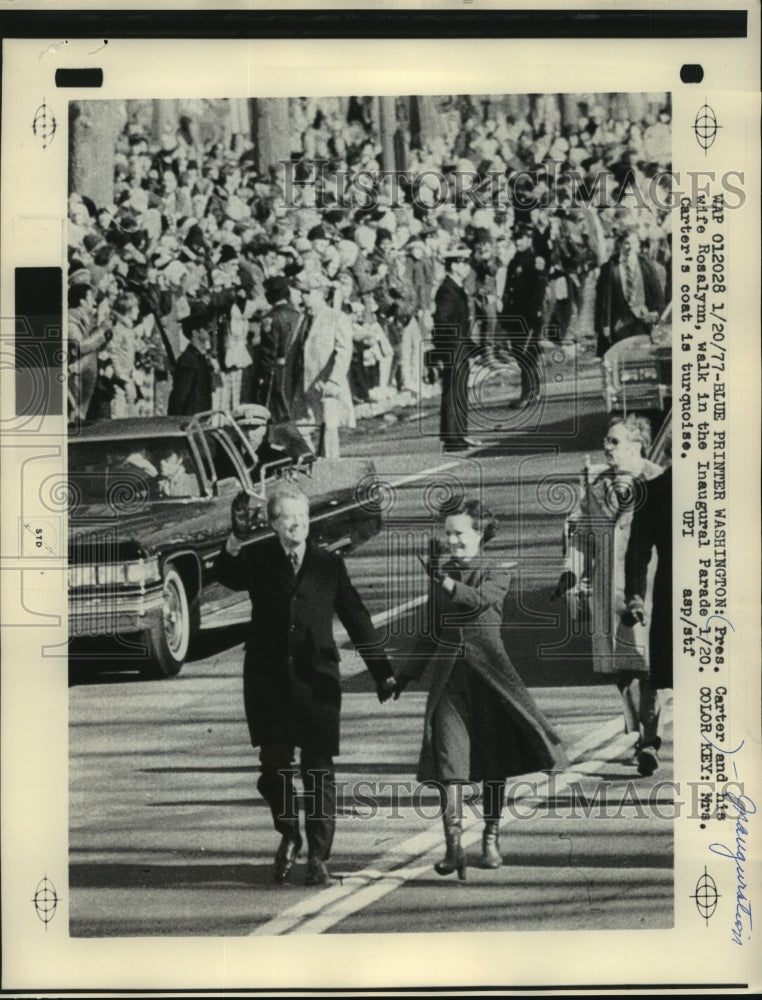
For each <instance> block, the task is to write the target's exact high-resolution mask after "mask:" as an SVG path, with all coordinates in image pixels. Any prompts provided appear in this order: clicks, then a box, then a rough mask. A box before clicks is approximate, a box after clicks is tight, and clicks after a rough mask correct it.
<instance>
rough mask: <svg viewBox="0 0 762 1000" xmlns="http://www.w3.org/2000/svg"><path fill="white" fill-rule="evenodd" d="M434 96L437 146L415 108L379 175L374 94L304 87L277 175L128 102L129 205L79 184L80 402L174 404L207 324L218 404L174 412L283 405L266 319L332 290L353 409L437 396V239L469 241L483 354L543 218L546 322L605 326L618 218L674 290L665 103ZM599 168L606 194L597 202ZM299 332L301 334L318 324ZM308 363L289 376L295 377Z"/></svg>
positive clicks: (203, 351)
mask: <svg viewBox="0 0 762 1000" xmlns="http://www.w3.org/2000/svg"><path fill="white" fill-rule="evenodd" d="M492 107H493V109H494V108H496V107H497V105H493V106H492ZM440 112H441V113H440V114H439V115H438V117H437V133H438V134H437V135H436V138H434V139H431V140H428V141H425V142H422V141H419V137H418V135H417V134H411V133H410V129H409V125H408V123H407V121H406V120H405V116H404V115H401V116H400V118H399V120H398V123H397V137H396V139H398V140H399V141H400V142H402V143H404V148H405V150H406V156H407V162H406V165H405V171H406V172H405V174H404V175H401V176H399V177H395V178H390V177H386V178H384V177H383V175H382V174H381V167H382V156H381V145H380V139H379V134H378V131H377V128H376V123H375V122H374V120H373V115H372V102H370V101H369V100H366V99H352V100H351V101H350V104H349V110H348V111H347V110H346V106H345V105H344V104H340V102H338V101H336V100H321V99H312V98H309V99H307V98H300V99H292V100H290V102H289V122H290V130H291V146H292V148H293V153H292V157H291V159H292V162H291V164H290V166H289V168H288V169H286V168H284V167H283V165H282V164H274V165H273V166H271V167H270V169H269V170H267V171H265V172H260V171H258V169H257V166H256V162H257V160H256V156H255V149H254V147H253V144H252V143H251V142H250V141H248V140H247V139H245V138H244V137H242V136H241V135H237V136H235V137H234V138H233V140H232V141H231V142H229V143H227V142H220V141H212V142H201V141H199V139H198V138H197V135H196V132H195V130H194V126H193V122H192V121H191V120H189V119H187V118H184V117H181V118H179V120H178V121H177V127H176V128H175V129H174V130H173V131H171V132H170V133H167V134H164V135H162V136H161V137H160V138H158V139H154V137H153V136H152V134H151V131H150V129H149V128H148V127H147V126H146V125H145V124H143V123H141V121H140V120H139V119H138V117H137V116H132V117H129V118H128V120H127V122H126V124H125V126H124V129H123V130H122V132H121V134H120V135H119V137H118V139H117V143H116V155H115V161H114V186H113V190H114V196H113V202H112V203H111V204H107V205H104V204H96V203H94V201H93V200H92V199H91V198H90V197H89V196H88V192H87V191H86V190H80V191H73V192H71V194H70V197H69V206H68V216H69V225H68V248H69V338H70V379H69V413H70V417H78V418H80V419H95V418H104V417H122V416H152V415H161V414H165V413H167V412H168V411H169V412H172V411H173V408H174V411H175V412H178V409H177V407H178V404H177V403H176V402H175V403H174V404H173V403H172V398H173V397H172V390H173V381H174V380H175V377H176V372H177V371H178V366H179V363H180V362H181V359H182V358H183V356H184V355H185V354H186V352H187V351H188V350H189V346H188V345H189V344H192V343H194V341H198V343H196V346H195V347H194V348H193V350H195V351H197V352H198V353H199V354H200V355H201V356H203V358H204V363H205V364H206V365H208V375H209V379H208V381H209V392H210V393H211V400H209V399H208V398H207V397H208V393H206V392H202V393H196V394H195V397H194V398H193V399H192V400H191V402H188V403H185V404H182V406H181V407H180V412H187V408H188V407H190V411H191V412H192V411H193V409H194V408H197V407H202V408H203V407H204V406H206V405H207V403H209V402H211V406H212V407H214V408H217V407H220V408H224V409H228V410H233V409H235V408H236V407H238V406H239V405H240V404H242V403H252V402H258V403H264V404H265V405H271V403H272V391H273V384H274V382H273V365H275V364H276V363H277V360H278V359H274V358H273V357H272V356H271V355H272V352H271V351H265V350H263V347H262V345H263V334H266V333H267V331H268V330H269V329H270V327H271V324H272V319H273V310H274V309H275V308H277V303H278V302H279V301H280V302H281V304H283V302H284V301H285V302H286V303H287V304H288V307H289V308H290V309H291V310H293V311H294V314H295V315H296V316H298V317H301V316H303V315H304V314H305V313H310V312H311V310H310V309H309V308H308V306H307V305H306V304H305V296H307V297H309V296H312V298H313V299H314V298H315V291H316V290H317V291H318V297H319V298H321V299H322V300H323V302H324V304H325V305H326V306H328V307H330V308H331V309H333V310H334V311H335V313H340V314H342V319H341V322H340V323H339V321H338V320H337V325H340V326H341V329H342V330H343V331H345V332H346V331H349V332H350V333H351V359H350V363H349V366H348V371H347V372H346V378H347V383H348V386H347V388H348V392H347V393H346V399H347V400H348V401H349V403H348V407H349V410H351V408H352V405H353V404H357V403H358V402H366V401H369V400H371V401H372V400H376V399H383V398H384V397H387V396H394V397H395V399H396V400H403V399H408V400H409V401H410V402H412V401H414V399H415V397H416V395H417V394H419V393H421V392H427V391H435V390H434V389H433V388H432V387H430V386H429V387H428V388H427V385H428V382H427V380H428V381H432V380H434V378H435V376H434V375H433V374H432V373H427V372H426V371H425V370H423V371H422V370H421V363H422V357H423V350H422V347H423V344H424V342H425V340H426V338H427V335H428V334H429V332H430V324H431V316H432V310H433V298H434V293H435V292H436V289H437V287H438V285H439V283H440V282H441V280H442V276H443V270H444V269H443V265H442V259H443V255H444V254H445V253H446V251H447V249H448V248H449V247H451V246H453V245H455V244H459V243H463V242H465V243H466V245H467V246H468V247H469V248H470V249H471V251H472V259H471V274H470V277H469V282H468V291H469V294H470V298H471V302H472V308H473V315H474V316H475V317H476V322H475V325H474V328H473V329H474V333H473V336H474V339H475V340H476V341H477V342H479V343H480V344H481V345H482V346H483V348H484V355H485V358H489V357H490V356H491V355H492V353H493V350H494V349H495V348H496V346H499V342H500V322H499V316H500V309H501V301H502V292H503V289H502V284H503V283H504V280H505V271H506V267H507V265H508V263H509V262H510V260H511V257H512V256H513V255H514V253H515V240H514V235H513V234H514V232H515V227H516V226H518V225H521V227H522V228H523V229H524V230H525V229H526V227H529V228H530V229H531V234H532V245H533V247H534V251H535V254H536V257H537V260H538V266H539V267H540V268H541V269H542V272H543V274H544V277H545V298H544V307H543V319H544V322H545V325H546V327H547V330H548V334H547V336H548V337H550V338H552V339H558V340H560V341H567V342H568V341H582V342H587V341H590V342H593V343H594V341H595V336H594V333H593V313H594V299H595V282H596V277H597V275H598V273H599V270H600V268H601V266H602V265H603V264H604V263H605V262H606V261H607V260H608V259H609V257H610V256H611V252H612V247H613V246H614V243H615V240H616V238H617V236H618V235H619V234H620V233H621V232H622V231H623V230H624V229H628V228H629V229H630V230H632V229H633V228H634V229H636V230H637V235H638V236H639V239H640V247H641V250H642V251H643V252H644V253H645V254H647V256H648V257H649V258H650V260H651V261H652V262H653V265H654V269H655V271H656V273H658V275H659V276H660V280H661V282H662V285H663V289H662V290H663V292H664V297H665V299H667V300H668V299H669V287H668V284H669V272H670V266H669V263H670V236H669V232H670V218H669V212H668V211H667V210H666V209H665V208H661V207H660V206H659V203H658V201H659V200H658V199H654V198H653V197H652V196H649V183H650V182H651V181H653V180H654V179H655V180H656V182H657V183H661V181H660V176H661V173H662V172H666V171H667V170H668V168H669V165H670V125H669V110H668V108H662V109H661V111H660V112H659V113H658V114H654V113H647V114H645V115H644V117H642V118H639V119H638V120H629V119H627V118H626V117H624V116H623V115H621V114H620V115H618V116H617V117H614V116H613V115H612V114H611V112H610V111H608V110H607V111H604V109H603V107H599V106H596V105H594V104H591V105H584V104H583V105H581V106H580V114H579V116H578V118H577V120H576V121H575V124H574V125H573V126H564V125H562V122H561V117H560V114H559V109H558V101H557V100H553V99H551V98H549V97H548V98H544V97H540V98H537V99H536V100H535V101H534V103H533V106H532V110H531V112H529V113H527V114H525V115H524V114H521V115H512V114H506V113H504V112H500V111H499V110H493V111H492V112H491V113H489V114H488V113H487V112H486V111H485V108H484V106H483V105H482V104H480V103H478V102H476V101H474V100H473V99H469V98H462V97H459V98H454V97H453V98H450V99H447V100H443V101H442V102H441V107H440ZM580 182H581V184H580ZM664 183H665V185H666V186H667V187H668V184H669V181H668V178H667V177H666V175H665V180H664ZM596 184H597V198H598V202H597V203H596V202H595V197H594V198H593V200H592V201H591V200H590V198H589V197H588V195H589V194H590V191H591V189H592V188H593V187H595V185H596ZM633 185H635V186H638V188H639V190H638V191H634V192H633V191H632V190H631V188H632V186H633ZM628 189H629V190H628ZM601 192H603V195H601ZM651 193H652V192H651ZM601 198H603V200H604V201H606V204H601ZM666 203H667V198H666V196H664V197H663V198H662V199H661V204H662V205H665V204H666ZM284 295H285V300H284ZM307 325H309V324H307ZM329 325H330V324H329ZM201 327H203V328H204V330H205V333H206V334H208V336H205V337H203V338H201V339H200V340H199V339H198V338H194V332H195V331H197V330H198V329H199V328H201ZM292 332H293V333H294V336H296V337H299V336H302V337H303V335H304V332H305V327H304V324H300V323H298V322H295V323H294V324H292ZM265 339H266V337H265ZM186 360H187V359H186ZM280 360H281V362H282V361H283V359H282V358H281V359H280ZM288 363H289V364H290V365H296V366H298V365H299V364H300V362H299V359H298V358H296V359H292V360H289V362H288ZM180 367H182V365H180ZM186 368H187V366H186ZM300 377H301V373H300V371H298V370H294V371H291V372H290V373H289V378H290V381H289V379H287V380H286V381H285V382H284V381H283V380H281V381H280V382H279V383H278V385H279V387H280V390H281V391H282V388H283V386H284V385H286V386H287V385H294V384H296V383H297V382H298V381H299V379H300ZM401 393H406V394H407V395H406V396H401V395H400V394H401ZM174 398H175V400H177V398H178V393H177V392H175V396H174ZM288 403H289V400H288V399H286V400H285V409H286V410H287V409H288ZM183 407H185V410H184V409H183ZM286 415H287V414H286ZM343 422H351V413H349V414H346V413H345V415H344V420H343Z"/></svg>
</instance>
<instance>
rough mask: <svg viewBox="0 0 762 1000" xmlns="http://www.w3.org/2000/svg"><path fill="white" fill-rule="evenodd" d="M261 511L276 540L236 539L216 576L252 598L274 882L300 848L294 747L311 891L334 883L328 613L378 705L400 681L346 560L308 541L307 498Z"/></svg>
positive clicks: (276, 499)
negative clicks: (275, 835) (247, 542)
mask: <svg viewBox="0 0 762 1000" xmlns="http://www.w3.org/2000/svg"><path fill="white" fill-rule="evenodd" d="M267 507H268V511H267V512H268V518H269V520H270V523H271V525H272V527H273V528H274V530H275V533H276V537H274V538H270V539H267V540H266V541H264V542H261V543H257V544H256V545H251V546H244V544H243V542H242V541H241V539H240V538H239V537H236V533H235V532H234V533H232V534H231V535H230V536H229V538H228V540H227V543H226V545H225V547H224V549H223V550H222V551H221V552H220V554H219V556H218V558H217V561H216V564H215V572H216V575H217V578H218V579H219V580H220V581H221V582H222V583H223V584H224V585H225V586H227V587H230V588H231V590H248V591H249V594H250V596H251V604H252V614H251V630H250V633H249V637H248V640H247V643H246V656H245V659H244V667H243V684H244V707H245V710H246V720H247V722H248V726H249V734H250V737H251V743H252V746H255V747H257V746H258V747H260V762H261V775H260V778H259V782H258V785H257V787H258V789H259V792H260V793H261V795H262V796H263V798H264V799H266V801H267V803H268V804H269V806H270V810H271V811H272V815H273V822H274V825H275V829H276V830H277V831H278V832H279V833H280V834H281V838H282V839H281V843H280V846H279V847H278V850H277V853H276V855H275V868H274V875H275V880H276V881H277V882H282V881H283V880H284V879H285V878H286V876H287V875H288V873H289V871H290V870H291V868H292V866H293V864H294V861H295V860H296V858H297V856H298V854H299V851H300V849H301V847H302V837H301V834H300V831H299V815H298V805H297V797H296V793H295V788H294V774H295V770H294V768H293V767H292V761H293V758H294V750H295V748H296V747H300V748H301V759H300V766H301V775H302V781H303V785H304V797H305V813H306V815H305V823H304V829H305V833H306V837H307V852H308V868H307V883H308V884H309V885H331V884H332V882H333V881H334V880H333V879H332V878H331V875H330V872H329V870H328V866H327V862H328V860H329V858H330V854H331V845H332V842H333V836H334V829H335V822H336V820H335V816H336V790H335V786H334V776H335V772H334V765H333V758H334V756H335V755H336V754H337V753H338V752H339V724H340V706H341V686H340V680H339V654H338V650H337V648H336V644H335V642H334V639H333V631H332V623H333V615H334V613H336V614H337V615H338V617H339V619H340V620H341V622H342V624H343V625H344V627H345V628H346V630H347V632H348V633H349V636H350V638H351V639H352V641H353V642H354V644H355V646H356V647H357V648H358V651H359V652H360V654H361V655H362V657H363V659H364V660H365V663H366V665H367V667H368V670H369V671H370V673H371V675H372V676H373V679H374V681H375V682H376V688H377V692H378V698H379V701H382V702H383V701H386V700H387V699H388V698H389V697H391V695H393V694H394V693H395V691H396V689H397V687H396V681H395V679H394V674H393V673H392V669H391V667H390V665H389V662H388V660H387V657H386V654H385V653H384V652H383V650H382V649H381V648H380V647H379V645H378V637H377V635H376V630H375V628H374V626H373V623H372V621H371V619H370V615H369V614H368V612H367V610H366V608H365V606H364V605H363V602H362V600H361V599H360V596H359V594H358V593H357V591H356V590H355V589H354V587H353V586H352V584H351V582H350V579H349V575H348V573H347V570H346V567H345V565H344V562H343V560H342V559H341V557H340V556H338V555H336V554H335V553H332V552H327V551H326V550H324V549H321V548H319V547H318V546H316V545H313V544H312V543H311V542H310V541H309V539H308V537H307V536H308V532H309V501H308V499H307V497H306V496H305V495H304V494H303V493H302V492H301V490H299V489H298V488H297V487H296V486H294V485H293V484H291V483H284V484H282V486H280V487H279V489H278V490H277V491H276V492H275V493H274V494H273V495H271V496H270V498H269V499H268V504H267ZM235 523H236V522H235V511H234V525H235ZM239 534H241V532H239Z"/></svg>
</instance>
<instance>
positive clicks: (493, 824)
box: [481, 819, 503, 868]
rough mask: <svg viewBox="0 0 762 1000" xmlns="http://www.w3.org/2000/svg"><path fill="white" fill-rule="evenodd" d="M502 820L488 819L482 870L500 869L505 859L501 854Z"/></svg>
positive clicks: (484, 837)
mask: <svg viewBox="0 0 762 1000" xmlns="http://www.w3.org/2000/svg"><path fill="white" fill-rule="evenodd" d="M499 831H500V820H497V819H488V820H487V821H486V823H485V824H484V833H483V834H482V860H481V866H482V868H500V866H501V865H502V863H503V857H502V855H501V854H500V834H499Z"/></svg>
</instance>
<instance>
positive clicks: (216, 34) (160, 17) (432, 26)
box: [1, 3, 747, 42]
mask: <svg viewBox="0 0 762 1000" xmlns="http://www.w3.org/2000/svg"><path fill="white" fill-rule="evenodd" d="M1 32H2V35H3V37H5V38H59V37H60V38H98V39H100V40H101V42H104V41H107V40H108V39H109V38H175V37H176V38H745V37H746V35H747V11H745V10H727V9H721V8H720V5H719V4H718V5H717V9H706V8H704V7H701V6H700V5H699V4H698V3H695V4H694V8H693V9H690V10H672V11H667V10H628V9H626V8H618V9H616V10H543V9H541V8H540V9H533V10H499V11H496V10H475V9H473V8H469V9H468V10H383V11H379V10H366V9H364V8H363V9H358V10H332V11H325V10H298V9H294V10H254V11H219V10H205V11H197V10H196V11H187V10H182V11H179V10H177V11H176V10H171V11H167V10H160V11H157V10H138V9H135V8H126V9H121V10H114V11H102V10H99V11H72V10H65V11H50V10H44V11H43V10H35V11H19V10H15V11H6V10H4V11H3V12H2V27H1Z"/></svg>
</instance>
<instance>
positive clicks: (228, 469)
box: [204, 430, 241, 493]
mask: <svg viewBox="0 0 762 1000" xmlns="http://www.w3.org/2000/svg"><path fill="white" fill-rule="evenodd" d="M204 436H205V438H206V443H207V445H208V447H209V454H210V455H211V458H212V467H213V468H214V474H215V477H216V479H217V492H218V493H228V492H230V491H231V490H232V489H234V488H235V489H236V490H238V489H240V487H241V476H240V473H239V469H238V465H237V464H236V463H235V461H234V460H233V455H232V452H231V450H230V448H229V446H228V444H227V442H226V441H224V440H223V438H222V437H221V436H220V434H219V432H217V431H214V430H208V431H206V432H205V435H204Z"/></svg>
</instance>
